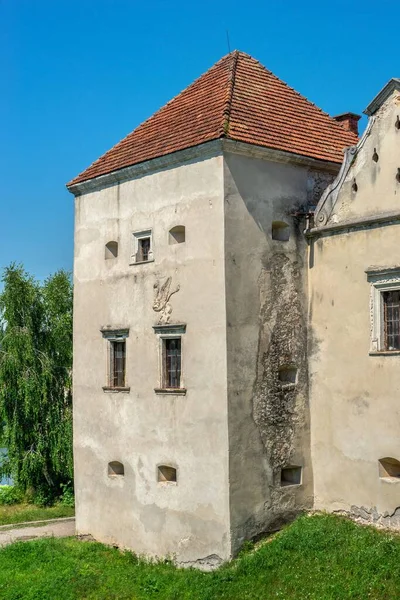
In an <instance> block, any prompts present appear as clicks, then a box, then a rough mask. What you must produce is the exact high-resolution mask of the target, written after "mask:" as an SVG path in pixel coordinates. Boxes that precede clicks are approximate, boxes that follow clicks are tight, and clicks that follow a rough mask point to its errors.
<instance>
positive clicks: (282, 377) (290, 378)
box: [278, 365, 297, 383]
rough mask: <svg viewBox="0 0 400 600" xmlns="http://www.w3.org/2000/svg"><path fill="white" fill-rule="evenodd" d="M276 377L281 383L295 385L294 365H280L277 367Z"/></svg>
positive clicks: (295, 373) (295, 371)
mask: <svg viewBox="0 0 400 600" xmlns="http://www.w3.org/2000/svg"><path fill="white" fill-rule="evenodd" d="M278 376H279V381H280V382H282V383H296V381H297V368H296V367H295V366H294V365H282V367H279V370H278Z"/></svg>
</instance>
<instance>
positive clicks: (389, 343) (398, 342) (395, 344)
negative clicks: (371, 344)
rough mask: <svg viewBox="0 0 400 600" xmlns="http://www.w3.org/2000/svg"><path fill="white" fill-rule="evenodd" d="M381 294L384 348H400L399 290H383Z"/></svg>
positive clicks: (388, 349)
mask: <svg viewBox="0 0 400 600" xmlns="http://www.w3.org/2000/svg"><path fill="white" fill-rule="evenodd" d="M382 296H383V328H384V331H383V338H384V344H385V350H387V351H390V350H400V327H399V324H400V290H391V291H388V292H383V293H382Z"/></svg>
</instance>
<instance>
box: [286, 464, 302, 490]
mask: <svg viewBox="0 0 400 600" xmlns="http://www.w3.org/2000/svg"><path fill="white" fill-rule="evenodd" d="M301 472H302V468H301V467H285V468H284V469H282V470H281V486H282V487H287V486H289V485H300V484H301V474H302V473H301Z"/></svg>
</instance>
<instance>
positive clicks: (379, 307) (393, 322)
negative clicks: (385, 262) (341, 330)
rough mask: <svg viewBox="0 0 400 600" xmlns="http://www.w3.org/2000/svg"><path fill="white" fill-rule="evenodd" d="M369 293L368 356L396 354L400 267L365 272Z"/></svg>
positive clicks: (399, 324)
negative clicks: (369, 286)
mask: <svg viewBox="0 0 400 600" xmlns="http://www.w3.org/2000/svg"><path fill="white" fill-rule="evenodd" d="M366 274H367V279H368V281H369V283H370V284H371V289H370V332H371V339H370V354H390V353H400V267H398V266H396V267H387V268H375V267H371V268H370V269H367V270H366Z"/></svg>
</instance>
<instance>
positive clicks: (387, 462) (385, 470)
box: [378, 456, 400, 479]
mask: <svg viewBox="0 0 400 600" xmlns="http://www.w3.org/2000/svg"><path fill="white" fill-rule="evenodd" d="M378 462H379V477H381V478H383V479H400V461H398V460H397V459H396V458H392V457H390V456H387V457H386V458H381V459H380V460H379V461H378Z"/></svg>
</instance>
